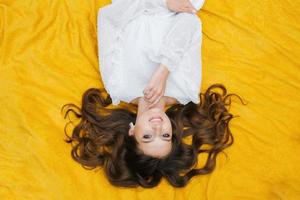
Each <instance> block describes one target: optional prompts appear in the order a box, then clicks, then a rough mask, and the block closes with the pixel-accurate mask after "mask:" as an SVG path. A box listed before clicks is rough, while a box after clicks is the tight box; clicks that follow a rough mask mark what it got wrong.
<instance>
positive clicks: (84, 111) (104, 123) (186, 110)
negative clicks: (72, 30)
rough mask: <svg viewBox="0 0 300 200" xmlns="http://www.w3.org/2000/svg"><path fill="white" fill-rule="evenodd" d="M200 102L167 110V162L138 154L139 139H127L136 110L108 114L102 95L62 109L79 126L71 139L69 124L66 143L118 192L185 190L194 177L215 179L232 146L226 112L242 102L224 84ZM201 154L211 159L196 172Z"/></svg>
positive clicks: (91, 94) (93, 92)
mask: <svg viewBox="0 0 300 200" xmlns="http://www.w3.org/2000/svg"><path fill="white" fill-rule="evenodd" d="M213 89H221V90H222V92H221V93H218V92H215V91H213ZM105 94H106V95H105ZM199 96H200V103H199V104H195V103H193V102H189V103H187V104H185V105H183V104H174V105H172V106H170V107H169V108H168V109H167V110H166V114H167V116H168V117H169V119H170V121H171V124H172V131H173V136H172V149H171V152H170V153H169V154H168V155H167V156H165V157H164V158H156V157H151V156H148V155H145V154H143V153H142V152H141V150H140V149H138V147H137V144H138V143H137V141H136V140H135V138H134V137H132V136H129V135H128V131H129V123H130V122H135V121H136V115H137V114H136V113H137V110H136V109H133V111H131V110H132V109H125V108H109V107H110V105H112V99H111V97H110V96H109V94H107V93H106V92H105V90H104V89H97V88H90V89H88V90H87V91H86V92H85V93H84V94H83V97H82V108H79V107H78V106H76V105H74V104H72V103H69V104H65V105H64V106H63V107H62V111H64V109H65V108H66V109H67V110H66V111H65V114H64V118H65V119H66V117H68V118H69V120H70V117H69V114H70V113H73V114H74V115H75V117H76V119H78V120H79V123H78V124H77V125H74V128H73V130H72V135H71V136H68V134H67V126H68V125H69V124H70V123H71V124H73V122H72V121H71V120H70V121H69V122H68V123H67V124H66V126H65V129H64V132H65V134H66V136H67V138H68V139H66V140H65V142H67V143H71V144H72V150H71V156H72V158H73V159H74V160H75V161H77V162H78V163H80V164H81V165H82V166H83V167H84V168H85V169H94V168H96V167H102V168H103V170H104V171H105V174H106V177H107V178H108V180H109V182H110V183H111V184H113V185H115V186H121V187H137V186H142V187H146V188H150V187H155V186H156V185H158V184H159V182H160V180H161V178H162V177H165V178H166V180H167V181H168V182H169V183H170V184H171V185H173V186H174V187H183V186H185V185H186V184H187V183H188V181H189V180H190V179H191V178H192V177H193V176H196V175H201V174H209V173H211V172H212V171H213V170H214V168H215V165H216V156H217V155H218V153H220V152H222V150H224V149H225V148H227V147H229V146H231V145H232V144H233V141H234V140H233V136H232V133H231V131H230V129H229V121H230V120H231V119H232V118H233V115H232V114H230V113H229V111H228V109H227V108H226V107H227V106H230V104H231V97H232V96H236V97H238V98H239V99H240V100H241V98H240V97H239V96H238V95H236V94H227V90H226V88H225V87H224V85H222V84H213V85H211V86H210V87H209V88H208V89H207V90H206V91H205V93H200V94H199ZM241 102H242V103H243V101H242V100H241ZM243 104H244V103H243ZM128 105H131V104H128ZM244 105H245V104H244ZM186 136H191V142H190V143H189V144H188V143H185V142H184V141H183V139H182V138H183V137H186ZM203 146H209V148H205V149H204V148H201V147H203ZM202 153H207V159H206V161H205V163H204V166H203V167H201V168H197V163H198V155H199V154H202ZM225 155H226V154H225Z"/></svg>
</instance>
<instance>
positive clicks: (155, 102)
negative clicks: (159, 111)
mask: <svg viewBox="0 0 300 200" xmlns="http://www.w3.org/2000/svg"><path fill="white" fill-rule="evenodd" d="M161 97H162V95H160V96H159V97H158V98H157V99H156V101H154V102H153V103H151V104H150V106H149V108H152V106H154V105H155V104H157V103H158V102H159V100H160V98H161Z"/></svg>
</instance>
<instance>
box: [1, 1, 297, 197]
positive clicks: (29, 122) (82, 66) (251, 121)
mask: <svg viewBox="0 0 300 200" xmlns="http://www.w3.org/2000/svg"><path fill="white" fill-rule="evenodd" d="M109 3H110V1H108V0H107V1H99V0H98V1H93V0H88V1H79V0H51V1H46V0H43V1H32V0H22V1H21V0H19V1H12V0H0V199H53V200H54V199H55V200H59V199H145V200H146V199H151V200H153V199H200V200H202V199H205V200H206V199H209V200H224V199H225V200H227V199H228V200H235V199H257V200H261V199H272V200H273V199H284V200H294V199H295V200H297V199H300V172H299V171H300V165H299V162H300V159H299V157H300V146H299V143H300V117H299V113H300V108H299V107H300V91H299V89H300V60H299V57H300V15H299V13H300V1H296V0H294V1H292V0H286V1H283V0H276V1H275V0H268V1H261V0H223V1H220V0H207V1H206V3H205V5H204V7H203V9H202V10H201V11H200V12H199V13H198V15H199V16H200V17H201V19H202V22H203V84H202V85H201V91H204V90H205V89H206V88H207V87H208V86H209V85H211V84H213V83H223V84H224V85H225V86H226V87H227V88H228V92H229V93H237V94H239V95H240V96H242V97H243V98H244V99H245V101H246V102H248V105H246V106H243V105H242V104H241V103H240V102H239V101H238V99H234V101H233V105H232V106H231V108H230V111H231V112H232V113H233V114H235V115H239V116H240V117H237V118H234V119H233V120H232V121H231V124H230V126H231V130H232V132H233V135H234V138H235V141H234V145H233V146H232V147H231V148H229V149H227V150H226V153H227V154H228V159H227V160H226V157H225V156H224V155H223V154H220V155H219V157H218V162H217V168H216V170H215V171H214V172H213V173H212V174H210V175H206V176H198V177H196V178H193V179H192V181H191V182H190V184H189V185H188V186H187V187H185V188H181V189H174V188H172V187H171V186H170V185H169V184H168V183H167V182H166V181H165V180H163V181H162V182H161V184H160V185H159V187H156V188H154V189H143V188H137V189H124V188H115V187H113V186H111V185H110V184H109V183H108V181H107V180H106V178H105V177H104V174H103V171H102V170H94V171H89V170H85V169H83V168H82V167H81V166H80V165H79V164H78V163H76V162H75V161H73V160H72V158H71V156H70V149H71V146H70V145H69V144H67V143H65V142H64V141H63V139H65V135H64V133H63V127H64V125H65V123H66V122H67V121H66V120H64V119H63V116H62V115H61V114H60V108H61V106H62V105H63V104H65V103H70V102H74V103H75V104H77V105H80V103H81V95H82V94H83V92H84V91H85V90H87V89H88V88H90V87H102V83H101V78H100V74H99V68H98V58H97V51H98V49H97V34H96V17H97V11H98V9H99V7H102V6H104V5H106V4H109ZM201 161H202V160H200V162H201Z"/></svg>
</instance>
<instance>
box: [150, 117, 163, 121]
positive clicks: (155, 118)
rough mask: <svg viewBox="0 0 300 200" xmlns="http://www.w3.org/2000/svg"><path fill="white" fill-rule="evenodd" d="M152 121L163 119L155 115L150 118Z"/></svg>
mask: <svg viewBox="0 0 300 200" xmlns="http://www.w3.org/2000/svg"><path fill="white" fill-rule="evenodd" d="M149 121H150V122H162V121H163V119H162V118H161V117H159V116H154V117H151V118H150V119H149Z"/></svg>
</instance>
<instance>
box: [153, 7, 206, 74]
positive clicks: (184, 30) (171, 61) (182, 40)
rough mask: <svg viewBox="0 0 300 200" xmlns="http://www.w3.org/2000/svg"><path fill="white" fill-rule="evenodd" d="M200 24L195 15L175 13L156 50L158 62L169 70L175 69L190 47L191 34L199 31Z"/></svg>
mask: <svg viewBox="0 0 300 200" xmlns="http://www.w3.org/2000/svg"><path fill="white" fill-rule="evenodd" d="M201 25H202V23H201V20H200V18H198V17H197V16H196V15H193V14H191V13H183V12H182V13H177V14H176V15H175V18H174V22H173V24H172V25H171V27H170V29H169V30H168V32H167V33H166V35H165V36H164V39H163V42H162V44H161V47H160V49H159V51H158V60H159V63H161V64H163V65H165V66H166V67H167V68H168V70H169V71H170V72H173V71H175V70H176V69H177V68H178V66H179V65H180V61H181V60H182V57H183V55H184V54H185V52H187V49H188V48H189V47H190V45H191V40H192V37H193V35H194V34H196V33H199V31H201ZM199 45H200V44H199Z"/></svg>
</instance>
